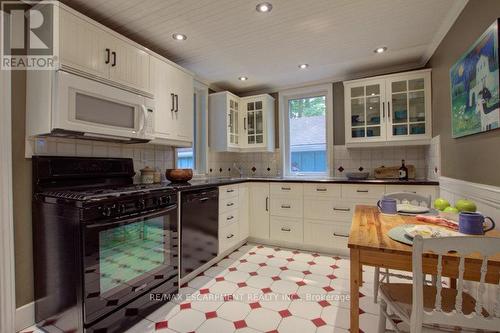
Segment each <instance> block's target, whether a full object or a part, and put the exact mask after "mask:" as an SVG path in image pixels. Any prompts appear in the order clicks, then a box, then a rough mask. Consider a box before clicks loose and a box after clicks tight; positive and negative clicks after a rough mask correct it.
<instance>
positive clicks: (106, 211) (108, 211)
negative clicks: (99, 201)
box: [102, 206, 113, 217]
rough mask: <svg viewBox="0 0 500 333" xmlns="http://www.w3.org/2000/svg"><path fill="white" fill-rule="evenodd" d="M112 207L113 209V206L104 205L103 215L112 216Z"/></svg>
mask: <svg viewBox="0 0 500 333" xmlns="http://www.w3.org/2000/svg"><path fill="white" fill-rule="evenodd" d="M112 209H113V207H112V206H107V207H103V210H102V215H104V216H106V217H110V216H111V214H112V213H113V211H112Z"/></svg>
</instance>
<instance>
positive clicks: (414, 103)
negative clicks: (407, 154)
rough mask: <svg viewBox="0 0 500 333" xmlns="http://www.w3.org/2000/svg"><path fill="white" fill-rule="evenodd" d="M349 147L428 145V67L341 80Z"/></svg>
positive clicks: (429, 106) (430, 135)
mask: <svg viewBox="0 0 500 333" xmlns="http://www.w3.org/2000/svg"><path fill="white" fill-rule="evenodd" d="M344 96H345V101H344V108H345V139H346V146H348V147H365V146H384V145H412V144H413V145H422V144H429V143H430V139H431V138H432V133H431V129H432V124H431V70H430V69H425V70H419V71H413V72H406V73H398V74H394V75H385V76H379V77H375V78H366V79H360V80H354V81H346V82H344Z"/></svg>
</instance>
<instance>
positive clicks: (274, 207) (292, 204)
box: [271, 194, 303, 217]
mask: <svg viewBox="0 0 500 333" xmlns="http://www.w3.org/2000/svg"><path fill="white" fill-rule="evenodd" d="M302 211H303V199H302V198H294V197H276V196H273V195H272V194H271V216H284V217H302V215H303V214H302Z"/></svg>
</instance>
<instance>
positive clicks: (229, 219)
mask: <svg viewBox="0 0 500 333" xmlns="http://www.w3.org/2000/svg"><path fill="white" fill-rule="evenodd" d="M232 219H234V216H233V215H231V216H228V217H227V218H226V220H227V221H231V220H232Z"/></svg>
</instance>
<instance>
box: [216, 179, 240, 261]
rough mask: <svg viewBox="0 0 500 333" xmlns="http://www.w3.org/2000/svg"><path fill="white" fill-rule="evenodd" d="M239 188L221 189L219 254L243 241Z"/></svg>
mask: <svg viewBox="0 0 500 333" xmlns="http://www.w3.org/2000/svg"><path fill="white" fill-rule="evenodd" d="M243 214H244V212H242V211H240V206H239V186H238V185H227V186H220V187H219V254H221V253H223V252H225V251H227V250H229V249H230V248H232V247H233V246H235V245H236V244H237V243H238V242H239V241H241V239H242V237H241V233H240V216H241V215H243Z"/></svg>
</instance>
